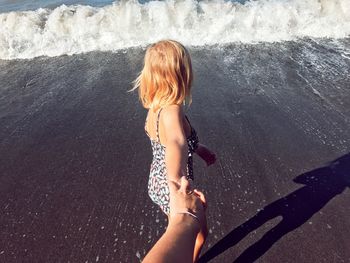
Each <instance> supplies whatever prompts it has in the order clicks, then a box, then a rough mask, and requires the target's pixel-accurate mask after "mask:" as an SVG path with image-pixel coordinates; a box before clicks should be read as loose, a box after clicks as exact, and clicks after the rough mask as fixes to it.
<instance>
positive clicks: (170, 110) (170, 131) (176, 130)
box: [161, 105, 187, 182]
mask: <svg viewBox="0 0 350 263" xmlns="http://www.w3.org/2000/svg"><path fill="white" fill-rule="evenodd" d="M162 115H163V116H162V118H161V121H162V124H163V127H164V131H165V138H166V141H165V147H166V149H165V165H166V169H167V176H168V180H172V181H175V182H177V181H179V180H180V178H181V176H183V175H186V169H187V141H186V137H185V132H184V129H183V121H182V120H183V112H182V109H181V106H179V105H171V106H168V107H166V108H164V109H163V111H162Z"/></svg>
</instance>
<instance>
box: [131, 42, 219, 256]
mask: <svg viewBox="0 0 350 263" xmlns="http://www.w3.org/2000/svg"><path fill="white" fill-rule="evenodd" d="M192 74H193V73H192V65H191V58H190V55H189V53H188V51H187V50H186V49H185V47H184V46H183V45H181V44H180V43H178V42H176V41H174V40H163V41H159V42H157V43H155V44H153V45H151V46H150V47H149V48H148V49H147V51H146V55H145V60H144V68H143V70H142V72H141V74H140V76H139V77H138V78H137V79H136V81H135V87H134V89H138V91H139V96H140V100H141V102H142V104H143V106H144V107H145V108H146V109H148V114H147V118H146V122H145V131H146V134H147V135H148V137H149V138H150V140H151V144H152V150H153V161H152V164H151V169H150V175H149V181H148V194H149V196H150V198H151V199H152V201H153V202H154V203H156V204H157V205H158V206H159V207H160V208H161V209H162V211H163V212H164V213H165V214H166V215H168V216H169V215H170V209H169V200H170V198H171V196H170V192H169V187H168V181H169V180H171V181H175V182H178V181H179V180H180V178H181V176H183V175H185V176H186V177H187V178H188V179H190V180H193V166H192V161H193V159H192V158H193V157H192V156H193V153H197V154H198V155H199V156H200V157H201V158H202V159H203V160H204V161H205V162H206V163H207V165H208V166H209V165H211V164H213V163H214V162H215V160H216V156H215V154H214V153H213V152H211V151H210V150H209V149H208V148H207V147H206V146H204V145H202V144H199V142H198V137H197V134H196V131H195V129H194V128H193V127H192V126H191V124H190V122H189V120H188V118H187V117H186V115H185V114H184V112H183V106H182V105H184V104H185V102H189V103H190V102H191V85H192V79H193V75H192ZM169 220H171V219H170V218H169ZM206 236H207V228H206V226H205V227H204V229H202V230H201V232H200V233H199V234H198V236H197V240H196V245H195V249H194V260H197V259H198V256H199V253H200V250H201V248H202V246H203V244H204V242H205V239H206Z"/></svg>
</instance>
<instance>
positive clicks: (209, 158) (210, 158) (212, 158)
mask: <svg viewBox="0 0 350 263" xmlns="http://www.w3.org/2000/svg"><path fill="white" fill-rule="evenodd" d="M203 157H204V158H203V160H204V161H205V162H206V163H207V166H210V165H212V164H214V163H215V162H216V154H215V153H213V152H212V151H210V150H208V151H207V152H206V153H205V155H204V156H203Z"/></svg>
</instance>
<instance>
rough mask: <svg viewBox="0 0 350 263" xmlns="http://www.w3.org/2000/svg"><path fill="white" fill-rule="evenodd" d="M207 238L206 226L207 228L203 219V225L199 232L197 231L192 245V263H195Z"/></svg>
mask: <svg viewBox="0 0 350 263" xmlns="http://www.w3.org/2000/svg"><path fill="white" fill-rule="evenodd" d="M207 236H208V226H207V220H206V219H205V223H204V225H203V226H202V228H201V230H200V231H199V233H198V235H197V239H196V243H195V245H194V253H193V262H197V260H198V258H199V255H200V253H201V250H202V248H203V245H204V243H205V240H206V239H207Z"/></svg>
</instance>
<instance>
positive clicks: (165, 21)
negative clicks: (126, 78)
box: [0, 0, 350, 59]
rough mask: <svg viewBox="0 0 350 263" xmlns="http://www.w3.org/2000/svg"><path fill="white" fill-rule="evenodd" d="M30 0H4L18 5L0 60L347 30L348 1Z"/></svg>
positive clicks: (5, 18)
mask: <svg viewBox="0 0 350 263" xmlns="http://www.w3.org/2000/svg"><path fill="white" fill-rule="evenodd" d="M22 2H24V3H22ZM32 2H34V1H32ZM32 2H30V1H19V2H16V1H15V2H12V1H9V2H7V3H8V5H11V4H12V5H14V3H15V4H16V6H17V7H18V8H19V9H20V10H19V11H13V12H5V13H2V14H0V59H16V58H34V57H38V56H59V55H63V54H69V55H72V54H78V53H84V52H89V51H116V50H120V49H125V48H130V47H137V46H146V45H148V44H150V43H152V42H155V41H157V40H160V39H164V38H172V39H177V40H179V41H181V42H182V43H183V44H185V45H187V46H204V45H207V46H208V45H209V46H214V45H227V44H230V43H253V44H254V43H261V42H280V41H292V40H298V39H302V38H314V39H320V38H332V39H342V38H346V37H348V36H349V34H350V1H348V0H308V1H304V0H260V1H246V2H242V1H241V2H237V1H223V0H214V1H196V0H181V1H180V0H167V1H147V2H138V1H136V0H134V1H116V2H113V3H110V2H109V1H94V2H92V1H90V2H89V1H88V2H87V4H85V3H82V1H80V2H79V1H74V2H73V1H68V2H65V3H66V4H64V5H63V4H62V5H60V3H62V2H63V1H61V2H60V1H45V2H44V1H39V2H35V5H33V3H32ZM43 3H45V4H43ZM5 4H6V2H5ZM5 4H2V8H3V9H4V10H6V8H7V9H9V8H10V7H6V6H5ZM88 4H91V5H88ZM16 6H15V7H16ZM19 6H21V7H19ZM15 7H12V8H14V9H16V8H15ZM39 7H41V8H39ZM23 8H28V9H35V8H39V9H35V10H32V11H21V10H23Z"/></svg>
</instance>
